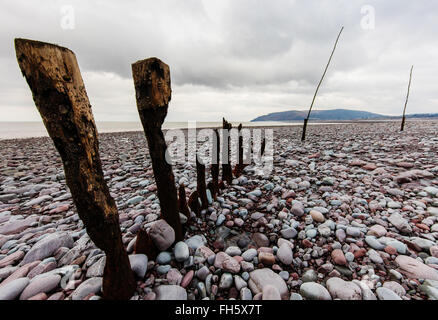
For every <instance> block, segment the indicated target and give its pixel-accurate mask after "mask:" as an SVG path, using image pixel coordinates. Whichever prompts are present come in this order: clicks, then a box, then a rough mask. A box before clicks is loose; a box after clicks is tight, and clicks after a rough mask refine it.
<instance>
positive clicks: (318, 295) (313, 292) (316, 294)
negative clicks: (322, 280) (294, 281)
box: [300, 282, 332, 300]
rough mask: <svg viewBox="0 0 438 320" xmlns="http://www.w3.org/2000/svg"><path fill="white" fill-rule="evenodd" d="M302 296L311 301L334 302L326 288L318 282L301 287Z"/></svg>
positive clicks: (304, 284)
mask: <svg viewBox="0 0 438 320" xmlns="http://www.w3.org/2000/svg"><path fill="white" fill-rule="evenodd" d="M300 294H301V295H302V296H303V297H305V298H307V299H309V300H332V297H331V296H330V293H329V292H328V290H327V289H326V288H324V287H323V286H322V285H320V284H319V283H316V282H305V283H303V284H302V285H301V286H300Z"/></svg>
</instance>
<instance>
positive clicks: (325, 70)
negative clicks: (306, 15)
mask: <svg viewBox="0 0 438 320" xmlns="http://www.w3.org/2000/svg"><path fill="white" fill-rule="evenodd" d="M342 30H344V27H342V28H341V31H339V34H338V37H337V38H336V42H335V46H334V47H333V50H332V53H331V55H330V58H329V61H328V62H327V65H326V66H325V69H324V73H323V74H322V77H321V80H319V83H318V86H317V87H316V90H315V94H314V95H313V99H312V104H311V105H310V108H309V113H308V114H307V118H306V119H304V124H303V134H302V135H301V141H304V140H306V130H307V123H308V122H309V118H310V113H311V112H312V108H313V104H314V102H315V99H316V95H317V94H318V90H319V87H320V86H321V83H322V80H324V77H325V74H326V73H327V69H328V67H329V65H330V62H331V61H332V57H333V54H334V53H335V50H336V46H337V44H338V41H339V37H340V36H341V33H342Z"/></svg>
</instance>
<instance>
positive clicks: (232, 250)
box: [225, 246, 242, 257]
mask: <svg viewBox="0 0 438 320" xmlns="http://www.w3.org/2000/svg"><path fill="white" fill-rule="evenodd" d="M225 253H226V254H228V255H229V256H231V257H234V256H240V254H241V253H242V251H241V250H240V248H239V247H234V246H232V247H228V248H227V249H226V250H225Z"/></svg>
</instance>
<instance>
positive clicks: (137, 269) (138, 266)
mask: <svg viewBox="0 0 438 320" xmlns="http://www.w3.org/2000/svg"><path fill="white" fill-rule="evenodd" d="M129 263H130V264H131V269H132V271H133V272H134V274H135V275H136V276H137V278H139V279H143V278H144V276H145V275H146V271H147V268H148V257H147V256H146V255H145V254H131V255H130V256H129Z"/></svg>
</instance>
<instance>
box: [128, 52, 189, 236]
mask: <svg viewBox="0 0 438 320" xmlns="http://www.w3.org/2000/svg"><path fill="white" fill-rule="evenodd" d="M132 76H133V78H134V86H135V92H136V100H137V109H138V113H139V115H140V119H141V123H142V125H143V129H144V132H145V135H146V139H147V141H148V146H149V154H150V156H151V160H152V169H153V171H154V177H155V181H156V183H157V191H158V198H159V199H160V207H161V215H162V217H163V219H164V220H166V222H167V223H168V224H169V225H170V226H171V227H172V228H173V229H174V231H175V242H178V241H182V240H183V234H182V227H181V221H180V217H179V212H178V197H177V192H176V186H175V177H174V175H173V172H172V166H171V165H170V164H169V163H167V161H166V149H167V145H166V141H165V140H164V135H163V131H161V125H162V124H163V122H164V119H165V118H166V115H167V109H168V106H169V102H170V99H171V94H172V90H171V87H170V71H169V66H168V65H167V64H165V63H164V62H162V61H161V60H160V59H157V58H149V59H145V60H141V61H137V62H135V63H133V64H132Z"/></svg>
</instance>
